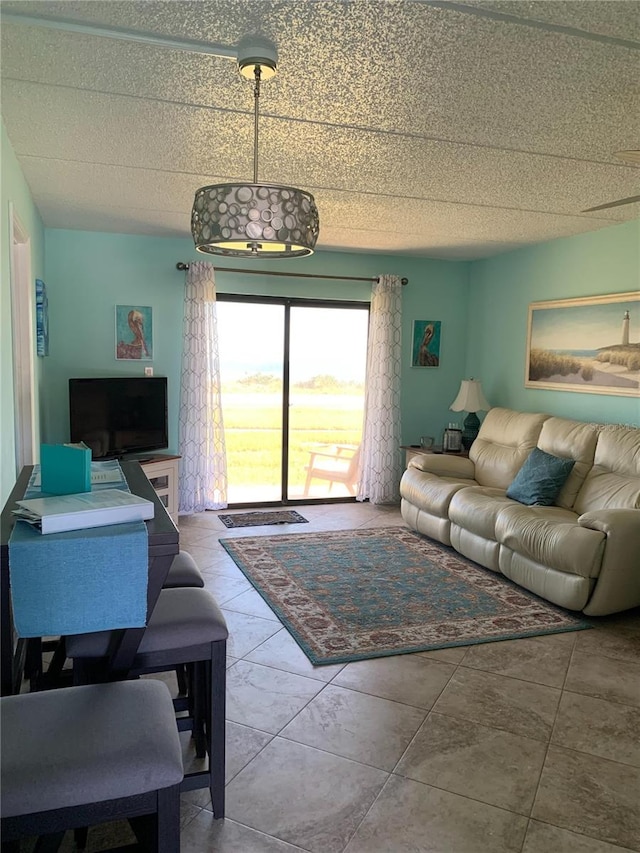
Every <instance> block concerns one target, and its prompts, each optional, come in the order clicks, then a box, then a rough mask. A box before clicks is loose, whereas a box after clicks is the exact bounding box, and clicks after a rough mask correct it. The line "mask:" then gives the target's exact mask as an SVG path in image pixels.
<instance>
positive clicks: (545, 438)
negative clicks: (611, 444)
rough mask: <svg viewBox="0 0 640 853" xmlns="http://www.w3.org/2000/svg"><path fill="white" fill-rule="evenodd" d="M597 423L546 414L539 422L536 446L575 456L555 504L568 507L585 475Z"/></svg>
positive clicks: (563, 455)
mask: <svg viewBox="0 0 640 853" xmlns="http://www.w3.org/2000/svg"><path fill="white" fill-rule="evenodd" d="M599 430H600V427H599V426H598V425H597V424H586V423H582V422H581V421H572V420H568V419H567V418H549V419H548V420H546V421H545V422H544V423H543V424H542V430H541V431H540V437H539V438H538V447H539V448H540V450H544V451H545V453H551V454H552V455H553V456H561V457H562V458H563V459H573V460H575V463H576V464H575V465H574V466H573V468H572V470H571V473H570V474H569V477H568V478H567V481H566V483H565V484H564V486H563V487H562V489H561V490H560V494H559V495H558V496H557V498H556V500H555V505H556V506H561V507H564V508H565V509H571V508H572V507H573V505H574V503H575V500H576V496H577V494H578V492H579V491H580V487H581V486H582V484H583V483H584V479H585V477H586V476H587V474H588V473H589V471H590V470H591V466H592V465H593V459H594V455H595V452H596V442H597V441H598V432H599Z"/></svg>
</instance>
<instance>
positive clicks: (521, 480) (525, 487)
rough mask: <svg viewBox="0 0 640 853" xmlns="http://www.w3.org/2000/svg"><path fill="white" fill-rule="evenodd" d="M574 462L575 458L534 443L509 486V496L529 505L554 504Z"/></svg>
mask: <svg viewBox="0 0 640 853" xmlns="http://www.w3.org/2000/svg"><path fill="white" fill-rule="evenodd" d="M575 464H576V463H575V462H574V460H573V459H562V458H561V457H559V456H552V455H551V454H550V453H545V452H544V450H540V448H539V447H534V448H533V450H532V451H531V453H530V454H529V456H528V457H527V458H526V460H525V462H524V465H523V466H522V468H521V469H520V470H519V471H518V473H517V474H516V476H515V477H514V479H513V482H512V483H511V484H510V486H509V488H508V489H507V497H508V498H511V499H512V500H514V501H518V502H519V503H521V504H526V505H527V506H553V505H554V504H555V501H556V498H557V496H558V494H559V492H560V489H561V488H562V487H563V486H564V484H565V482H566V481H567V478H568V477H569V474H570V473H571V469H572V468H573V466H574V465H575Z"/></svg>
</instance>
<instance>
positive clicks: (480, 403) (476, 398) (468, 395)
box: [449, 379, 491, 412]
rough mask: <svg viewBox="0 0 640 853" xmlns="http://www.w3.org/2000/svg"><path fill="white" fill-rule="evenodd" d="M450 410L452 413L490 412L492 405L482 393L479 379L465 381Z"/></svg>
mask: <svg viewBox="0 0 640 853" xmlns="http://www.w3.org/2000/svg"><path fill="white" fill-rule="evenodd" d="M449 408H450V409H451V411H452V412H488V411H489V409H490V408H491V405H490V403H488V402H487V399H486V397H485V396H484V394H483V393H482V383H481V382H480V380H479V379H463V380H462V382H461V383H460V390H459V391H458V396H457V397H456V399H455V400H454V401H453V403H452V404H451V405H450V406H449Z"/></svg>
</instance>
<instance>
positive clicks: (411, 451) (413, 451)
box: [400, 444, 469, 467]
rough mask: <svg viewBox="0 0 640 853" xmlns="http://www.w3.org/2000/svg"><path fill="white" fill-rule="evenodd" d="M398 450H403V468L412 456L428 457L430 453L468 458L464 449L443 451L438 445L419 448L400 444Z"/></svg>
mask: <svg viewBox="0 0 640 853" xmlns="http://www.w3.org/2000/svg"><path fill="white" fill-rule="evenodd" d="M400 450H404V452H405V467H408V465H409V462H410V460H411V459H413V457H414V456H421V455H428V454H430V453H444V454H446V455H447V456H462V457H463V459H467V458H468V457H469V451H468V450H465V449H464V448H463V449H462V450H459V451H457V452H454V451H452V450H443V449H442V447H440V446H438V445H434V446H433V447H429V448H425V447H420V445H419V444H401V445H400Z"/></svg>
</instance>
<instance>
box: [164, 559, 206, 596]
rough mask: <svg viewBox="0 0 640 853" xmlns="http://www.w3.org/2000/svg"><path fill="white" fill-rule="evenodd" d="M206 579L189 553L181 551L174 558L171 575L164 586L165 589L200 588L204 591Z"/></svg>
mask: <svg viewBox="0 0 640 853" xmlns="http://www.w3.org/2000/svg"><path fill="white" fill-rule="evenodd" d="M203 586H204V578H203V577H202V574H201V573H200V569H199V568H198V566H197V565H196V561H195V560H194V559H193V557H192V556H191V554H189V553H188V552H187V551H182V550H181V551H179V552H178V553H177V554H176V556H175V557H174V558H173V562H172V563H171V568H170V569H169V574H168V575H167V578H166V580H165V582H164V583H163V585H162V588H163V589H180V588H183V587H198V588H200V589H202V587H203Z"/></svg>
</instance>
